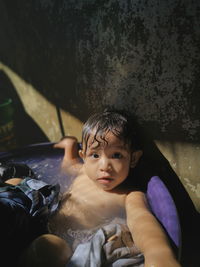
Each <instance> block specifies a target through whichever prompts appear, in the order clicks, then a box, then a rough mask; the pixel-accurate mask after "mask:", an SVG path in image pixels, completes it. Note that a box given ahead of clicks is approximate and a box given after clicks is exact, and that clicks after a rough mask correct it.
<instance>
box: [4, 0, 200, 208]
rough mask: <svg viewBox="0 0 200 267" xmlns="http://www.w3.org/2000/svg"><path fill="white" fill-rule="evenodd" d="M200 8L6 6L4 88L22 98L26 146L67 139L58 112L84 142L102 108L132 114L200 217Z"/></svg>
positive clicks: (177, 3) (171, 2)
mask: <svg viewBox="0 0 200 267" xmlns="http://www.w3.org/2000/svg"><path fill="white" fill-rule="evenodd" d="M199 10H200V2H199V1H198V0H196V1H195V0H190V1H187V0H162V1H158V0H149V1H146V0H145V1H144V0H134V1H120V0H107V1H103V0H101V1H98V0H84V1H75V0H61V1H55V0H38V1H25V0H21V1H13V2H12V3H11V1H5V0H0V40H1V42H0V71H1V72H0V90H1V92H4V93H5V94H7V95H9V96H11V97H12V98H13V99H14V102H15V103H14V104H15V107H16V118H15V123H16V135H17V139H18V145H24V144H28V143H33V142H43V141H45V140H51V141H57V140H59V139H60V137H61V136H62V131H61V129H60V125H59V120H58V114H57V110H58V108H59V109H60V111H61V115H62V119H63V124H64V130H65V134H70V135H71V134H72V135H76V136H77V137H78V138H79V139H80V132H81V126H82V123H83V121H85V120H86V118H87V117H88V115H90V114H91V113H93V112H94V111H97V110H101V109H102V108H103V107H104V106H105V105H113V106H115V107H118V108H126V109H128V110H129V111H130V112H132V113H133V114H134V115H135V116H136V118H137V120H138V122H139V124H140V126H141V129H142V132H143V136H144V139H145V140H148V141H149V140H150V141H151V143H152V145H151V146H148V144H147V147H146V151H147V155H149V156H150V157H151V159H153V160H154V164H155V165H157V166H158V167H159V165H160V163H163V164H165V167H164V168H163V170H164V171H163V173H165V175H166V176H167V175H168V174H171V175H172V177H174V178H173V179H174V181H175V178H177V177H178V179H179V180H180V181H181V184H183V185H184V188H185V189H186V191H187V192H188V193H189V196H190V198H191V199H192V201H193V203H194V205H195V207H196V210H199V211H200V166H199V159H200V90H199V83H200V80H199V79H200V78H199V77H200V73H199V70H200V69H199V63H200V53H199V52H200V51H199V47H200V19H199V18H200V16H199V15H200V14H199ZM160 152H161V153H160ZM167 164H168V165H167ZM161 169H162V168H161ZM167 169H168V170H169V169H170V171H171V172H168V173H167V172H166V170H167ZM172 187H173V181H172ZM177 194H178V193H177ZM175 195H176V192H175Z"/></svg>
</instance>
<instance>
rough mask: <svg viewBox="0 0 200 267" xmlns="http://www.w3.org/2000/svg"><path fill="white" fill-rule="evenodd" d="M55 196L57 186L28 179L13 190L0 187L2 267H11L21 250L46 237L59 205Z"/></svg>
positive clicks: (9, 187) (57, 190)
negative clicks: (49, 223)
mask: <svg viewBox="0 0 200 267" xmlns="http://www.w3.org/2000/svg"><path fill="white" fill-rule="evenodd" d="M59 192H60V186H59V185H48V184H46V183H45V182H43V181H40V180H36V179H32V178H25V179H24V180H22V182H21V183H20V184H19V185H16V186H14V185H8V184H5V183H1V184H0V214H1V218H0V240H1V242H0V245H1V247H0V255H1V259H2V258H5V261H6V262H7V265H4V266H15V265H13V262H15V261H16V260H17V257H18V256H19V255H20V253H21V252H22V250H23V249H24V248H25V247H26V246H27V245H28V244H29V243H30V242H31V241H32V240H33V239H34V238H36V237H37V236H39V235H41V234H44V233H47V221H48V218H49V216H50V215H51V214H52V213H53V212H55V211H56V209H57V208H58V205H59ZM9 255H12V256H11V257H10V256H9Z"/></svg>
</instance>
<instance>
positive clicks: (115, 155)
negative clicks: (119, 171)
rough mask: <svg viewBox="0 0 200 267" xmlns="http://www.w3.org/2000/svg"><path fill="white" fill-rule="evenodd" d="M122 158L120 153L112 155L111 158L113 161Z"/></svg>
mask: <svg viewBox="0 0 200 267" xmlns="http://www.w3.org/2000/svg"><path fill="white" fill-rule="evenodd" d="M122 157H123V156H122V154H121V153H118V152H117V153H114V154H113V155H112V158H113V159H121V158H122Z"/></svg>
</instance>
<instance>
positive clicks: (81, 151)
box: [78, 149, 84, 159]
mask: <svg viewBox="0 0 200 267" xmlns="http://www.w3.org/2000/svg"><path fill="white" fill-rule="evenodd" d="M78 153H79V156H80V157H81V158H82V159H84V153H83V150H82V149H81V150H79V151H78Z"/></svg>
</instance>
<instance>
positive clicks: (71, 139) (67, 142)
mask: <svg viewBox="0 0 200 267" xmlns="http://www.w3.org/2000/svg"><path fill="white" fill-rule="evenodd" d="M77 143H78V140H77V138H76V137H75V136H65V137H63V138H62V139H61V140H60V141H59V142H58V143H56V144H55V145H54V148H63V149H66V148H71V147H73V146H74V144H76V145H77Z"/></svg>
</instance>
